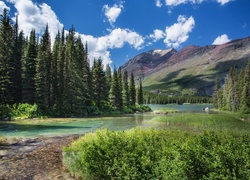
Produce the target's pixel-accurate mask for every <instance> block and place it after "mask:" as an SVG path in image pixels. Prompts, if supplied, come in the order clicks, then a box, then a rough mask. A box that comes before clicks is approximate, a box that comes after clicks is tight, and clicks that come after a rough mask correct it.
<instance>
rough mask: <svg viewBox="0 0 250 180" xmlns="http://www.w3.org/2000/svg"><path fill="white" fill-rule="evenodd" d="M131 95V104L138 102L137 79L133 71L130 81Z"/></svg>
mask: <svg viewBox="0 0 250 180" xmlns="http://www.w3.org/2000/svg"><path fill="white" fill-rule="evenodd" d="M129 96H130V98H129V99H130V105H132V106H134V105H135V102H136V89H135V80H134V74H133V72H131V74H130V81H129Z"/></svg>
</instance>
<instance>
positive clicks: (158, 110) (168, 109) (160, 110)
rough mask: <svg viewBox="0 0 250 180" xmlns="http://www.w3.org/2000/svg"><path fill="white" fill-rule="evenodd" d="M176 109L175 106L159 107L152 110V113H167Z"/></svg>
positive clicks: (176, 110)
mask: <svg viewBox="0 0 250 180" xmlns="http://www.w3.org/2000/svg"><path fill="white" fill-rule="evenodd" d="M178 111H179V110H178V109H175V108H160V109H157V110H154V114H168V113H176V112H178Z"/></svg>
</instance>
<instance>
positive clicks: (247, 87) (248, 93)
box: [213, 61, 250, 114]
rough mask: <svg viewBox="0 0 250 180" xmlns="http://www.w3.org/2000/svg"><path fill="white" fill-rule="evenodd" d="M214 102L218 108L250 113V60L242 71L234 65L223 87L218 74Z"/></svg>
mask: <svg viewBox="0 0 250 180" xmlns="http://www.w3.org/2000/svg"><path fill="white" fill-rule="evenodd" d="M213 102H214V107H215V108H217V109H221V110H225V111H233V112H241V113H244V114H247V113H250V61H249V62H248V65H247V66H246V67H245V68H242V69H241V70H240V71H238V70H237V69H236V68H235V67H232V68H231V69H230V71H229V74H228V75H227V77H226V78H225V83H224V85H223V86H222V87H221V83H220V77H219V76H218V75H217V77H216V81H215V91H214V94H213Z"/></svg>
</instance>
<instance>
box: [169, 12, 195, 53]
mask: <svg viewBox="0 0 250 180" xmlns="http://www.w3.org/2000/svg"><path fill="white" fill-rule="evenodd" d="M177 21H178V22H177V23H175V24H173V25H172V26H170V27H168V26H167V27H166V32H165V34H166V38H165V39H164V42H165V43H166V45H167V46H168V47H174V48H178V47H179V46H180V44H181V43H184V42H186V41H187V39H188V37H189V33H190V32H192V30H193V28H194V26H195V20H194V18H193V17H192V16H190V17H189V18H188V19H187V18H186V17H185V16H183V15H179V16H178V19H177Z"/></svg>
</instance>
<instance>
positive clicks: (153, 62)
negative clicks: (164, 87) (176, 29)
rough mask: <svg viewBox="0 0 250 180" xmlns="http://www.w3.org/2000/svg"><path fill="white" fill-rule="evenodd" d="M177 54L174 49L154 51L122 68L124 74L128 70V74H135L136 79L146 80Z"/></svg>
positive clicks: (142, 55) (132, 60)
mask: <svg viewBox="0 0 250 180" xmlns="http://www.w3.org/2000/svg"><path fill="white" fill-rule="evenodd" d="M175 53H176V50H175V49H173V48H171V49H167V50H160V49H154V50H151V51H148V52H144V53H141V54H139V55H137V56H135V57H134V58H132V59H130V60H129V61H128V62H127V63H126V64H124V65H123V66H122V67H121V68H122V72H124V71H125V70H126V71H127V72H128V74H130V73H131V72H133V74H134V76H135V77H136V78H139V77H141V78H144V77H146V76H147V75H149V74H150V72H151V71H152V70H154V69H155V68H157V67H158V66H159V65H160V64H162V63H164V62H165V61H166V60H168V59H169V58H170V57H171V56H172V55H173V54H175Z"/></svg>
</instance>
